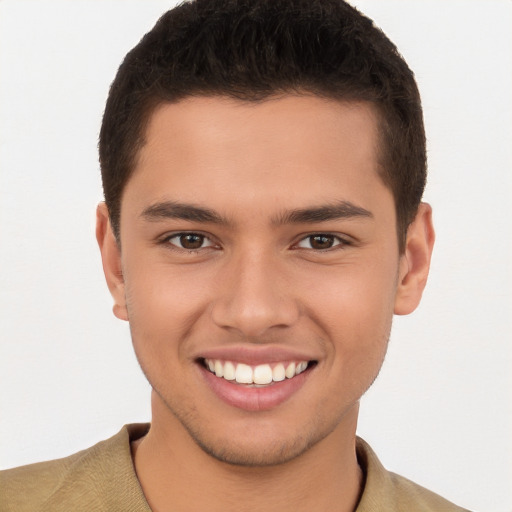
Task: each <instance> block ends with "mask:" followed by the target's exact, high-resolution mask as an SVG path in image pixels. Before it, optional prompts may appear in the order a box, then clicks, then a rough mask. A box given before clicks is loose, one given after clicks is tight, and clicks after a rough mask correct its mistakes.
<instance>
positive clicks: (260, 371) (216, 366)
mask: <svg viewBox="0 0 512 512" xmlns="http://www.w3.org/2000/svg"><path fill="white" fill-rule="evenodd" d="M201 361H202V364H203V366H204V367H205V368H206V369H207V370H208V371H210V372H211V373H213V374H214V375H215V376H216V377H218V378H220V379H224V380H227V381H230V382H232V383H236V384H244V385H249V386H251V385H252V386H254V387H259V386H269V385H272V384H275V383H277V382H282V381H284V380H288V379H293V378H294V377H296V376H297V375H300V374H301V373H303V372H305V371H307V370H308V369H310V368H312V367H313V366H314V365H315V364H316V361H291V362H283V363H272V364H259V365H255V366H250V365H248V364H245V363H235V362H232V361H223V360H220V359H202V360H201Z"/></svg>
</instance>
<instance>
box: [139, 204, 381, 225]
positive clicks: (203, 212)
mask: <svg viewBox="0 0 512 512" xmlns="http://www.w3.org/2000/svg"><path fill="white" fill-rule="evenodd" d="M141 217H143V218H144V219H146V220H148V221H150V222H157V221H159V220H162V219H179V220H186V221H190V222H207V223H212V224H222V225H228V224H232V223H231V222H230V221H229V220H228V219H227V218H225V217H223V216H222V215H220V214H218V213H217V212H216V211H214V210H211V209H210V208H205V207H203V206H196V205H193V204H188V203H180V202H178V201H163V202H159V203H155V204H152V205H150V206H148V207H147V208H145V209H144V210H143V211H142V213H141ZM352 218H373V214H372V213H371V212H370V211H369V210H366V209H365V208H362V207H361V206H357V205H355V204H353V203H351V202H350V201H339V202H337V203H334V204H329V205H322V206H317V207H309V208H298V209H294V210H287V211H284V212H282V213H281V214H279V215H278V216H277V217H274V218H273V219H272V221H271V222H272V224H274V225H284V224H312V223H315V222H325V221H329V220H337V219H352Z"/></svg>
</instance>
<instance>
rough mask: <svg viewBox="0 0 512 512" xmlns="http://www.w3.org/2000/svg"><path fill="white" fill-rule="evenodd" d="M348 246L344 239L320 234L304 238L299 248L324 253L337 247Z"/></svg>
mask: <svg viewBox="0 0 512 512" xmlns="http://www.w3.org/2000/svg"><path fill="white" fill-rule="evenodd" d="M338 245H340V246H342V245H346V242H344V241H343V240H342V239H340V238H339V237H338V236H335V235H328V234H325V233H318V234H316V235H309V236H307V237H306V238H303V239H302V240H301V241H300V242H299V243H298V244H297V246H298V247H300V248H301V249H313V250H315V251H322V250H324V251H325V250H327V249H332V248H333V247H336V246H338Z"/></svg>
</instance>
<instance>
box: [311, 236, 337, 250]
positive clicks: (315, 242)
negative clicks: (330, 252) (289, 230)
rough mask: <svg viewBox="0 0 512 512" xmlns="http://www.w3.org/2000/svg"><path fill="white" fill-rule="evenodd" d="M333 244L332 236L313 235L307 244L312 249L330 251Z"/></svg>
mask: <svg viewBox="0 0 512 512" xmlns="http://www.w3.org/2000/svg"><path fill="white" fill-rule="evenodd" d="M334 242H335V238H334V237H333V236H332V235H313V236H310V237H309V243H310V244H311V247H312V248H313V249H330V248H331V247H332V246H333V245H334Z"/></svg>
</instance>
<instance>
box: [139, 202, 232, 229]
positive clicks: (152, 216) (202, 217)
mask: <svg viewBox="0 0 512 512" xmlns="http://www.w3.org/2000/svg"><path fill="white" fill-rule="evenodd" d="M141 217H143V218H144V219H146V220H148V221H153V222H156V221H159V220H162V219H180V220H188V221H191V222H210V223H212V224H229V222H228V220H227V219H226V218H224V217H222V216H221V215H219V214H218V213H217V212H215V211H214V210H210V209H209V208H204V207H202V206H195V205H192V204H186V203H180V202H177V201H164V202H161V203H155V204H152V205H151V206H148V207H147V208H145V209H144V210H143V211H142V213H141Z"/></svg>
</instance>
